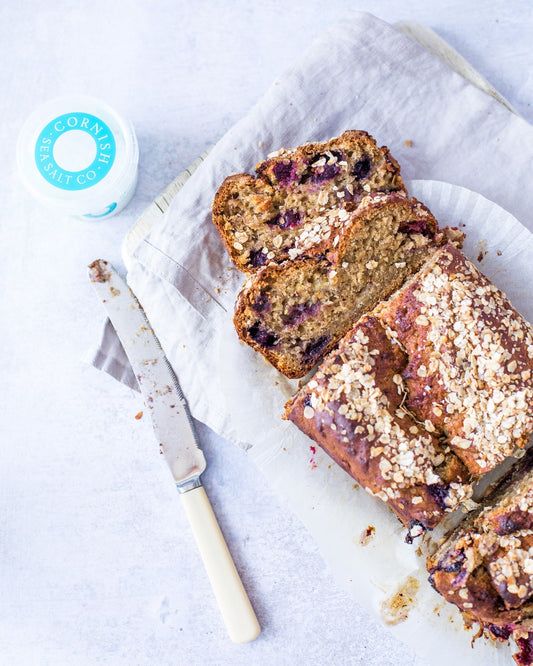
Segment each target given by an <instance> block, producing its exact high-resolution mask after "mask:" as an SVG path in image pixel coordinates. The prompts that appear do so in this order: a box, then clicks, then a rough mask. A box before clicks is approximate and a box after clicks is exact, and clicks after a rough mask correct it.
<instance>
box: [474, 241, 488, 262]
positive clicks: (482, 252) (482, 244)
mask: <svg viewBox="0 0 533 666" xmlns="http://www.w3.org/2000/svg"><path fill="white" fill-rule="evenodd" d="M476 249H477V250H478V255H477V260H478V261H479V262H480V263H481V262H482V261H483V259H485V257H486V256H487V254H488V253H489V251H488V250H487V241H486V240H485V239H484V238H482V239H481V240H480V241H479V242H478V244H477V248H476Z"/></svg>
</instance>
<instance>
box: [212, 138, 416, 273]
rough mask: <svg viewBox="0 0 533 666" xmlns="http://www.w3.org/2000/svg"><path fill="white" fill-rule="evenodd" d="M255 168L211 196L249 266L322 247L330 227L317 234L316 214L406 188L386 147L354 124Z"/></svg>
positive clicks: (217, 219)
mask: <svg viewBox="0 0 533 666" xmlns="http://www.w3.org/2000/svg"><path fill="white" fill-rule="evenodd" d="M256 174H257V177H256V178H254V177H253V176H250V175H249V174H236V175H233V176H229V177H228V178H226V180H225V181H224V182H223V183H222V185H221V186H220V188H219V190H218V192H217V193H216V195H215V199H214V203H213V222H214V223H215V225H216V227H217V229H218V231H219V233H220V236H221V238H222V241H223V243H224V245H225V246H226V248H227V250H228V252H229V255H230V258H231V260H232V261H233V263H234V264H235V265H236V266H237V268H239V269H240V270H242V271H243V272H245V273H248V274H253V273H255V272H257V271H258V270H259V269H260V268H261V267H262V266H264V265H266V264H268V263H270V262H272V261H275V262H277V263H280V262H282V261H284V260H286V259H289V258H290V259H294V258H295V257H297V256H300V255H303V254H306V255H313V254H317V250H316V248H315V245H316V244H317V242H318V241H320V240H323V239H324V238H323V237H324V234H325V233H327V230H325V231H324V233H322V234H320V235H319V236H318V238H317V233H316V221H317V218H321V217H324V215H325V214H326V213H327V212H328V211H331V210H338V209H339V208H342V207H344V206H348V207H350V208H352V209H353V208H355V207H357V206H358V205H359V203H360V201H361V199H362V198H363V197H364V196H365V195H366V194H367V193H369V192H392V191H405V187H404V185H403V182H402V179H401V176H400V168H399V166H398V164H397V162H396V161H395V160H394V159H393V157H392V156H391V155H390V153H389V151H388V149H387V148H386V147H382V148H379V147H378V146H377V144H376V142H375V141H374V139H373V138H372V137H371V136H370V135H369V134H367V133H366V132H363V131H355V130H350V131H347V132H344V133H343V134H341V135H340V136H339V137H337V138H334V139H331V140H330V141H326V142H322V143H308V144H305V145H303V146H300V147H298V148H296V149H294V150H280V151H278V152H277V153H275V154H273V155H272V156H270V158H269V159H267V160H265V161H263V162H260V163H259V164H258V165H257V166H256ZM319 228H320V229H322V227H320V224H319Z"/></svg>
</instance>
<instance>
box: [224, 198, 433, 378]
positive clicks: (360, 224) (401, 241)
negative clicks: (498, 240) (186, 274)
mask: <svg viewBox="0 0 533 666" xmlns="http://www.w3.org/2000/svg"><path fill="white" fill-rule="evenodd" d="M325 226H326V227H327V228H328V229H329V230H331V231H332V233H331V236H330V237H329V238H328V239H327V241H326V245H325V246H324V247H323V255H322V258H311V257H300V258H298V259H294V260H293V261H289V262H285V263H284V264H277V263H271V264H268V265H267V266H264V267H263V268H262V269H261V270H260V271H259V272H258V273H257V274H256V275H255V276H254V277H252V278H251V279H250V280H249V281H248V282H247V283H246V284H245V285H244V287H243V289H242V290H241V292H240V294H239V295H238V297H237V303H236V308H235V316H234V324H235V328H236V330H237V333H238V335H239V337H240V338H241V339H242V340H244V341H245V342H247V343H248V344H249V345H250V346H251V347H253V348H254V349H256V350H257V351H259V352H260V353H261V354H263V355H264V357H265V358H266V359H267V360H268V361H269V362H270V363H272V365H274V367H276V368H277V369H278V370H279V371H280V372H282V373H283V374H285V375H286V376H287V377H302V376H303V375H305V374H306V373H307V372H308V371H309V370H310V369H311V368H312V367H313V366H314V365H315V363H316V362H317V361H318V360H319V359H320V358H321V357H322V356H323V355H324V354H325V353H326V352H328V351H329V350H330V349H332V348H333V347H334V346H335V345H336V343H337V342H338V340H340V338H341V337H342V336H343V335H344V334H345V333H346V332H347V331H348V330H349V329H350V328H351V327H352V326H353V325H354V323H355V322H356V321H357V319H358V318H359V317H360V316H361V315H362V314H364V313H365V312H368V311H370V310H372V308H373V307H375V306H376V305H377V303H378V302H379V301H380V300H382V299H384V298H387V297H388V296H390V294H391V293H392V292H393V291H394V290H395V289H397V288H398V287H400V286H401V284H402V283H403V282H404V281H405V279H406V278H407V277H408V276H409V275H411V274H412V273H413V271H415V270H417V269H418V268H419V267H420V266H421V264H422V263H423V262H424V260H425V259H426V258H427V257H428V255H429V254H432V253H433V252H434V251H435V247H436V246H438V245H440V244H442V243H443V242H444V241H445V235H444V233H443V232H441V231H439V229H438V226H437V223H436V221H435V219H434V217H433V216H432V215H431V213H430V212H429V211H428V209H427V208H426V207H425V206H423V205H422V204H421V203H419V202H418V201H416V200H409V199H408V198H407V197H406V196H405V195H403V193H393V194H390V195H373V196H368V197H366V198H365V199H364V200H363V202H362V204H361V205H360V206H359V208H358V209H357V210H356V211H355V212H352V213H348V212H347V211H346V210H345V209H340V211H332V212H331V214H330V219H329V220H328V222H327V224H326V225H325ZM327 248H329V249H327Z"/></svg>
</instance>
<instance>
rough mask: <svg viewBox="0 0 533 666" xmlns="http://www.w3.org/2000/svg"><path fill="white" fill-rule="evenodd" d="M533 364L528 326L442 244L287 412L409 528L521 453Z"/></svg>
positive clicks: (532, 409)
mask: <svg viewBox="0 0 533 666" xmlns="http://www.w3.org/2000/svg"><path fill="white" fill-rule="evenodd" d="M532 371H533V331H532V327H531V325H530V324H529V323H527V322H526V321H525V320H524V319H523V317H521V315H520V314H519V313H518V312H516V310H514V309H513V307H512V306H511V304H510V303H509V301H508V300H507V299H506V298H505V296H504V294H503V293H502V292H501V291H499V290H498V289H497V288H496V287H495V286H494V285H493V284H492V283H491V282H490V281H489V280H488V279H487V278H486V277H485V276H483V275H482V274H481V273H480V272H479V271H478V270H477V269H476V268H475V267H474V266H473V265H472V264H471V263H470V262H469V261H468V260H467V259H466V258H465V257H464V255H463V254H462V253H461V252H460V251H459V250H458V249H457V248H456V247H454V246H453V245H452V244H447V245H445V246H444V247H442V248H439V249H438V250H437V251H436V252H434V253H433V255H432V256H431V257H430V258H429V259H427V260H426V262H425V264H424V266H423V267H422V268H421V269H420V271H419V272H418V273H416V274H415V275H414V276H413V277H411V278H410V280H409V281H408V282H407V283H406V284H405V285H404V286H403V287H402V288H401V289H400V290H398V291H397V292H396V293H395V294H393V296H392V297H391V298H390V299H389V301H387V302H384V303H381V304H379V305H378V306H377V307H376V308H375V309H374V311H373V312H372V313H370V314H369V315H367V316H365V317H363V318H362V319H361V320H360V321H359V322H358V323H357V324H356V326H355V327H354V328H353V329H352V330H351V331H350V332H349V333H348V334H347V335H346V337H345V338H344V339H343V340H342V342H341V344H340V345H339V348H338V349H337V350H336V351H334V352H332V353H331V354H330V356H328V357H327V358H326V359H325V360H324V362H323V363H322V365H321V366H320V367H319V369H318V371H317V373H316V374H315V376H314V377H313V379H312V380H311V381H310V382H309V383H308V384H307V385H306V386H304V387H303V388H302V389H300V391H299V392H298V393H297V394H296V396H295V397H294V398H293V400H292V401H290V402H289V403H288V405H287V409H286V418H288V419H290V420H291V421H293V422H294V423H295V424H296V425H297V426H298V427H299V428H300V429H301V430H302V431H303V432H305V433H306V434H307V435H309V436H310V437H311V438H313V439H314V440H315V441H316V442H318V444H319V445H320V446H321V447H322V448H323V449H324V450H325V451H326V452H327V453H329V454H330V455H331V456H332V457H333V458H334V459H335V460H336V461H337V462H338V463H339V464H341V466H342V467H343V468H344V469H345V470H346V471H347V472H348V473H349V474H351V475H352V476H353V477H354V478H355V479H356V480H357V481H358V482H359V483H361V485H363V486H364V487H365V488H367V489H368V490H369V491H370V492H371V493H373V494H375V495H377V496H378V497H379V498H381V499H382V500H383V501H385V502H387V503H388V504H389V506H390V507H391V508H392V509H393V510H394V511H395V512H396V514H397V515H398V516H399V518H400V519H401V520H402V521H403V522H404V524H405V525H406V526H408V527H409V529H410V535H411V536H414V534H416V531H418V532H419V533H420V532H421V531H422V529H424V528H428V529H431V528H433V527H435V526H436V525H437V524H438V522H439V521H440V520H441V519H442V518H443V516H444V514H445V513H446V512H449V511H451V510H453V509H454V508H456V507H457V506H458V504H459V503H460V502H461V501H463V500H464V499H466V498H467V497H468V496H469V495H470V492H471V488H470V483H471V482H473V481H474V480H476V479H478V478H479V477H480V476H482V475H483V474H485V473H486V472H488V471H490V470H492V469H493V468H494V467H496V465H498V464H499V463H500V462H502V461H503V460H505V459H506V458H508V457H509V456H512V455H513V454H517V455H519V454H520V452H521V451H523V449H524V448H525V446H526V444H527V442H528V440H529V437H530V435H531V432H532V431H533V378H532ZM532 524H533V523H532ZM413 529H415V530H416V531H415V532H413ZM531 545H532V546H533V540H532V544H531Z"/></svg>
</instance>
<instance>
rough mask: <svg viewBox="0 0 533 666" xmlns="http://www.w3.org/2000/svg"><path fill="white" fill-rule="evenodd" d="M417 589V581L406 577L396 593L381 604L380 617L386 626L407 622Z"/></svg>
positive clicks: (418, 584)
mask: <svg viewBox="0 0 533 666" xmlns="http://www.w3.org/2000/svg"><path fill="white" fill-rule="evenodd" d="M419 587H420V583H419V582H418V580H417V579H416V578H413V576H408V577H407V578H406V580H405V581H404V582H403V583H402V585H401V586H400V588H399V589H398V590H397V592H395V593H394V594H393V595H392V596H391V597H388V598H387V599H384V600H383V601H382V602H381V608H380V615H381V617H382V618H383V620H384V621H385V622H386V623H387V624H389V625H395V624H400V622H405V620H407V618H408V616H409V612H410V610H411V608H413V606H414V605H415V602H416V595H417V593H418V588H419Z"/></svg>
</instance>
